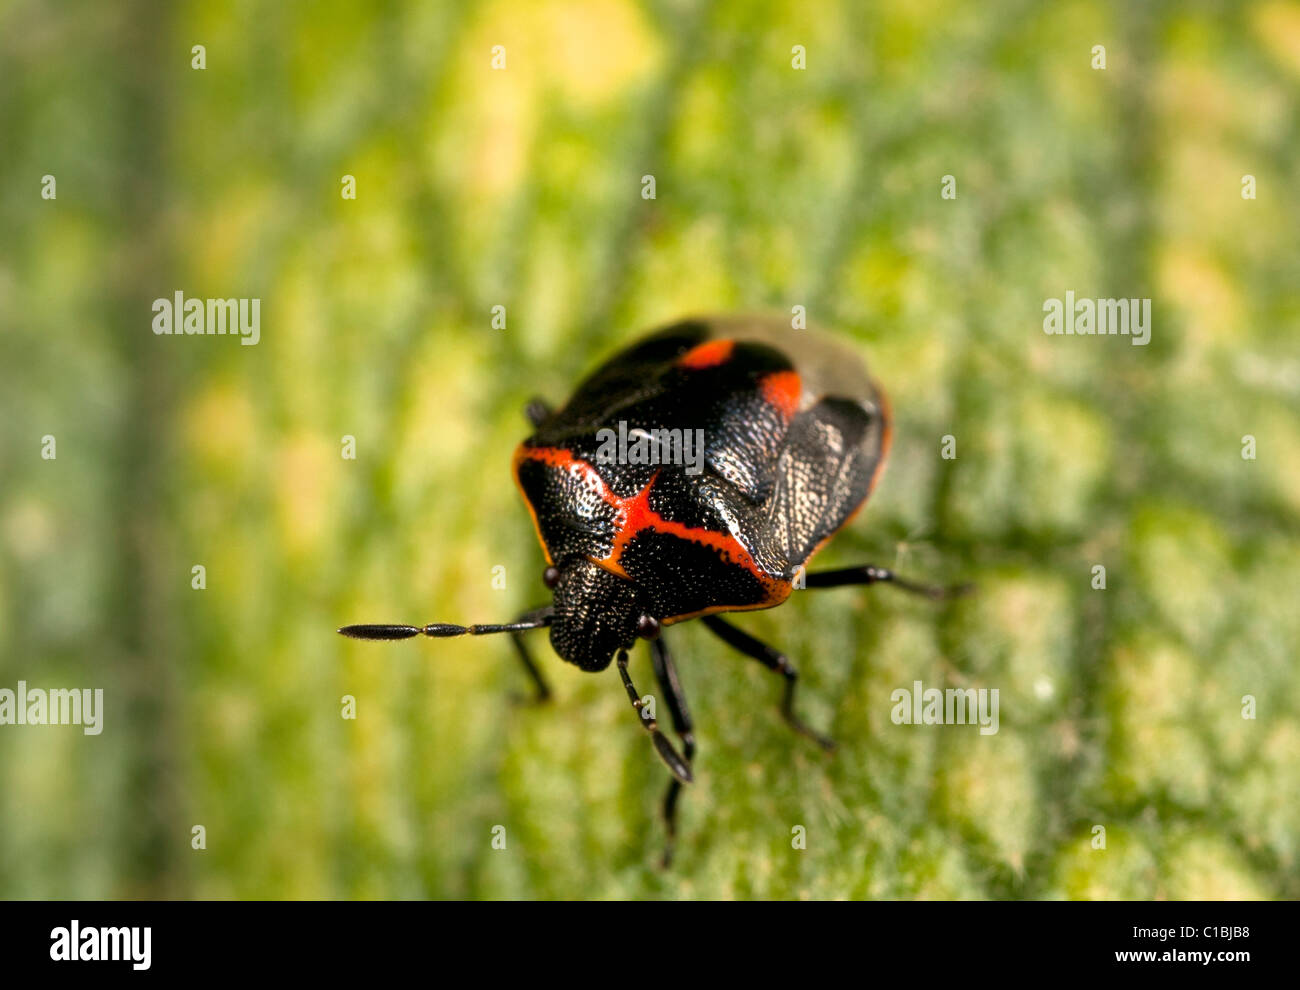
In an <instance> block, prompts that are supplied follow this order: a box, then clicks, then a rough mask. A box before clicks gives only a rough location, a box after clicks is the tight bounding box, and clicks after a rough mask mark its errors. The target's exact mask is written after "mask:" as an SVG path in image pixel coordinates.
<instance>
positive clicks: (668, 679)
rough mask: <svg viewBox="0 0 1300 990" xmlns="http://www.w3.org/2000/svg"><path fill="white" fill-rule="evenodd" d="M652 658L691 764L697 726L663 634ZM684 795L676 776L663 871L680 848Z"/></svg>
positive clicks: (668, 798) (668, 796)
mask: <svg viewBox="0 0 1300 990" xmlns="http://www.w3.org/2000/svg"><path fill="white" fill-rule="evenodd" d="M650 659H651V661H652V662H653V663H654V668H655V679H656V680H658V682H659V689H660V690H661V691H662V692H663V695H664V703H665V704H666V705H667V706H668V712H669V714H670V715H671V716H672V720H673V729H674V730H675V731H676V732H677V735H678V736H679V737H680V738H681V740H682V754H683V756H685V758H686V762H687V764H688V765H689V764H690V763H691V761H693V760H694V759H695V733H694V731H693V729H694V725H693V724H692V723H691V713H690V710H689V709H688V708H687V707H686V695H685V693H684V692H683V691H682V683H681V681H680V680H678V678H677V666H676V665H675V664H674V663H673V657H672V654H671V653H669V652H668V646H667V644H665V643H664V637H663V635H662V634H660V636H659V637H658V638H657V639H652V640H650ZM681 792H682V782H681V781H680V780H678V779H677V778H676V777H674V778H673V779H672V780H670V781H669V782H668V790H667V791H666V792H665V793H664V804H663V815H664V827H665V828H666V829H667V832H668V838H667V841H666V842H665V844H664V858H663V866H664V869H667V868H668V867H670V866H671V865H672V863H673V850H674V848H675V847H676V845H677V798H678V797H679V796H680V795H681Z"/></svg>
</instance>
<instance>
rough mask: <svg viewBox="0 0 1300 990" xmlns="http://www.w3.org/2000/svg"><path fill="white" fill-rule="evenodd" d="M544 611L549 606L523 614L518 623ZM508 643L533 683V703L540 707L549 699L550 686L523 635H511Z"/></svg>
mask: <svg viewBox="0 0 1300 990" xmlns="http://www.w3.org/2000/svg"><path fill="white" fill-rule="evenodd" d="M546 611H549V606H548V607H547V608H544V609H536V610H535V611H532V612H525V613H524V614H523V615H522V616H520V617H519V621H520V622H529V621H532V620H533V619H534V618H535V617H536V616H538V615H539V614H541V613H542V612H546ZM510 642H511V643H513V644H514V647H515V653H516V654H517V655H518V657H519V662H520V663H522V664H523V665H524V670H525V671H527V672H528V677H529V679H531V680H532V682H533V703H534V704H538V705H540V704H542V703H543V702H545V701H549V700H550V697H551V689H550V686H549V685H547V683H546V678H545V677H543V676H542V672H541V670H540V669H539V668H538V666H537V663H536V662H535V661H534V660H533V655H532V653H531V652H529V649H528V644H527V643H525V642H524V636H523V633H518V632H516V633H511V635H510Z"/></svg>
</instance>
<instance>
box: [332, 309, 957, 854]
mask: <svg viewBox="0 0 1300 990" xmlns="http://www.w3.org/2000/svg"><path fill="white" fill-rule="evenodd" d="M526 415H527V416H528V419H529V420H530V422H531V423H532V425H533V429H534V433H533V435H532V436H531V437H529V438H528V439H527V440H525V441H524V442H523V443H522V444H520V446H519V448H518V449H517V450H516V451H515V454H514V475H515V480H516V482H517V483H518V485H519V489H520V491H521V493H522V494H523V497H524V501H525V502H526V503H527V505H528V508H529V511H530V512H531V513H532V516H533V522H534V523H535V525H536V529H537V535H538V538H539V539H540V541H541V544H542V550H543V552H544V553H545V555H546V569H545V571H544V572H543V574H542V580H543V582H544V583H545V584H546V587H547V588H549V589H550V591H551V593H552V603H551V604H550V605H547V606H544V607H542V608H537V609H534V610H532V611H530V612H528V613H526V614H525V615H523V616H521V617H520V618H519V619H518V620H516V621H515V622H511V623H506V624H503V625H475V626H459V625H452V624H449V623H433V624H431V625H426V626H408V625H354V626H344V627H343V628H342V629H340V630H339V632H341V633H342V634H343V635H345V636H352V637H354V638H357V639H408V638H410V637H413V636H419V635H425V636H433V637H447V636H463V635H471V636H480V635H484V634H487V633H512V634H514V635H513V639H514V643H515V647H516V650H517V652H518V654H519V657H520V659H521V660H522V661H523V664H524V667H525V669H526V670H527V672H528V675H529V676H530V677H531V678H532V681H533V683H534V685H535V686H536V690H537V694H538V697H539V698H546V697H547V696H548V695H549V690H548V689H547V686H546V681H545V680H544V679H543V677H542V675H541V672H540V671H539V670H538V668H537V666H536V664H534V662H533V660H532V657H531V655H530V654H529V652H528V649H527V647H526V646H525V644H524V641H523V637H522V636H521V635H520V634H521V633H524V632H527V631H528V630H532V629H541V628H549V629H550V638H551V646H552V647H554V649H555V652H556V653H558V654H559V655H560V656H561V657H563V658H564V659H565V660H567V661H569V662H570V663H572V664H575V665H577V666H578V667H580V668H582V669H583V670H586V671H592V672H596V671H602V670H605V669H606V668H607V667H609V665H610V663H611V662H613V661H614V660H615V659H617V667H618V673H619V677H620V678H621V679H622V682H623V687H624V689H625V690H626V691H627V696H628V699H629V700H630V701H631V702H632V707H633V708H634V709H636V710H637V711H638V712H639V713H640V714H641V716H642V718H641V724H642V726H643V728H644V729H645V730H646V731H647V732H648V733H649V734H650V738H651V741H652V742H653V744H654V748H655V750H656V752H658V754H659V756H660V758H661V759H662V760H663V761H664V763H665V764H667V766H668V769H669V770H670V771H671V772H672V775H673V779H672V780H671V781H669V784H668V791H667V793H666V794H665V796H664V801H663V815H664V820H665V824H666V827H667V833H668V846H667V849H666V851H665V854H664V859H665V863H666V862H668V861H669V860H670V859H671V855H672V844H673V840H674V837H675V833H676V809H677V798H678V794H679V792H680V789H681V786H682V784H683V783H690V782H691V779H692V777H691V761H692V760H693V758H694V756H695V737H694V734H693V728H692V723H691V717H690V714H689V712H688V711H687V707H686V700H685V698H684V697H683V694H682V688H681V682H680V680H679V678H678V676H677V669H676V666H675V665H674V663H673V659H672V656H671V654H670V653H669V652H668V647H667V645H666V644H665V642H664V635H663V629H664V627H665V626H671V625H674V624H676V623H678V622H684V621H686V620H688V619H697V618H698V619H700V620H701V621H702V622H703V623H704V624H705V626H707V627H708V629H709V630H710V631H712V632H713V633H714V634H716V635H717V636H718V637H719V638H720V639H721V640H722V641H723V642H724V643H726V644H727V645H728V646H730V647H732V648H733V649H735V650H738V651H739V652H741V653H743V654H745V655H746V656H749V657H752V658H753V659H755V660H757V661H758V662H759V663H761V664H763V665H764V666H765V667H767V668H768V669H769V670H772V671H773V672H775V673H777V674H780V675H781V676H782V677H783V678H784V679H785V690H784V694H783V696H782V700H781V714H782V715H783V716H784V718H785V720H786V721H787V722H788V723H789V724H790V725H791V726H792V727H793V728H794V729H795V730H797V731H798V732H800V733H802V734H803V735H805V736H808V737H809V738H810V739H812V740H814V741H815V742H817V743H818V744H820V745H821V746H823V747H824V748H826V749H831V748H832V747H833V745H834V744H833V743H832V742H831V740H830V739H828V738H827V737H825V736H823V735H821V734H819V733H817V732H815V731H813V730H812V729H811V728H809V727H808V726H807V725H805V724H804V723H803V722H802V721H801V720H800V719H799V717H798V715H797V714H796V712H795V707H794V702H795V687H796V684H797V683H798V676H799V674H798V671H797V670H796V669H795V667H794V664H792V663H791V662H790V660H789V659H788V658H787V657H786V656H785V655H784V654H782V653H781V652H779V651H777V650H775V649H773V648H772V647H770V646H768V645H766V644H765V643H762V642H760V641H759V640H757V639H755V638H754V637H753V636H750V635H749V634H748V633H746V632H743V631H742V630H740V629H739V628H737V627H736V626H734V625H732V624H731V623H729V622H727V621H725V620H723V619H722V618H721V617H720V613H723V612H740V611H748V610H753V609H763V608H772V607H773V606H775V605H780V604H781V603H782V602H783V601H785V600H786V598H788V597H789V596H790V593H791V590H792V589H793V588H794V587H796V586H802V587H807V588H834V587H841V586H844V585H863V584H874V583H876V582H890V583H892V584H894V585H897V586H898V587H900V588H904V589H906V590H908V591H913V592H918V593H920V594H924V595H927V596H929V597H932V598H939V597H942V596H943V595H945V594H946V593H947V592H946V591H945V590H943V589H939V588H930V587H925V586H922V585H918V584H914V583H912V582H909V581H905V580H903V579H901V578H899V577H897V576H896V575H894V574H893V572H891V571H889V570H887V569H885V568H882V567H875V566H873V565H870V564H866V565H862V566H858V567H849V568H844V569H841V570H833V571H822V572H814V573H805V571H804V566H805V564H806V563H807V562H808V560H809V559H810V558H811V557H812V556H813V554H815V553H816V552H817V550H818V549H820V548H821V546H822V545H823V544H824V543H825V542H826V541H827V540H828V539H829V538H830V537H831V536H832V535H833V534H834V533H835V532H836V531H837V530H838V529H839V528H840V527H841V526H843V525H844V524H845V523H846V522H848V521H849V519H851V518H852V517H853V515H854V514H855V513H856V512H857V511H858V509H860V508H861V507H862V505H863V503H865V502H866V500H867V496H868V495H870V494H871V490H872V488H873V486H874V485H875V483H876V480H877V478H878V477H879V476H880V471H881V468H882V467H883V466H884V463H885V455H886V454H887V453H888V451H889V443H890V414H889V406H888V404H887V403H886V401H885V397H884V393H883V392H881V391H880V389H879V388H878V387H877V386H876V385H875V383H874V382H873V381H872V380H871V378H870V377H869V376H868V374H867V371H866V368H865V367H864V365H863V364H862V362H861V361H860V360H859V358H858V357H857V355H856V354H855V353H854V352H853V351H851V350H849V349H848V348H847V347H845V346H844V345H842V344H839V343H837V342H835V341H834V340H831V339H828V338H825V337H822V336H819V335H818V334H817V333H816V332H815V331H811V330H798V331H795V330H792V329H790V327H789V324H788V323H786V322H784V321H781V320H773V319H767V318H761V317H718V318H708V319H692V320H686V321H683V322H680V323H676V324H674V325H672V326H670V327H667V328H666V329H663V330H660V331H659V332H657V333H654V334H652V335H650V336H648V337H646V338H644V339H643V340H641V341H639V342H637V343H635V344H633V345H632V346H631V347H629V348H628V349H627V350H625V351H623V352H622V353H620V354H617V355H616V356H615V357H613V358H612V359H611V360H609V361H607V362H606V363H605V364H604V365H602V366H601V367H599V368H598V369H597V370H596V371H595V372H594V373H593V374H592V375H591V376H590V377H589V378H587V379H586V380H585V381H584V382H583V383H582V384H581V385H579V386H578V389H577V391H576V392H574V394H573V395H572V397H571V398H570V399H569V401H568V403H567V404H566V405H565V406H564V407H563V408H561V409H558V410H551V409H550V408H549V407H547V406H546V405H545V403H542V402H540V401H538V400H534V401H533V402H532V403H530V404H529V405H528V408H527V410H526ZM629 444H630V446H629ZM638 638H641V639H646V640H649V642H650V656H651V659H652V661H653V667H654V673H655V677H656V679H657V680H658V682H659V686H660V689H661V691H662V692H663V699H664V702H665V703H666V706H667V710H668V712H669V714H670V716H671V718H672V724H673V729H674V730H675V731H676V733H677V735H678V737H679V738H680V740H681V751H680V752H679V751H678V749H677V748H676V747H675V746H674V745H673V744H672V743H671V742H670V741H669V740H668V738H667V736H666V735H665V734H664V732H663V731H661V729H660V727H659V725H658V723H657V722H656V720H655V719H654V718H653V717H650V713H649V712H647V711H643V710H642V701H641V696H640V694H639V693H638V692H637V689H636V688H635V687H634V686H633V683H632V679H631V676H630V675H629V673H628V650H629V649H630V648H631V647H632V646H633V644H634V643H635V642H636V640H637V639H638Z"/></svg>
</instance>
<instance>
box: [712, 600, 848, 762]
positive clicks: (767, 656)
mask: <svg viewBox="0 0 1300 990" xmlns="http://www.w3.org/2000/svg"><path fill="white" fill-rule="evenodd" d="M809 577H811V575H809ZM700 621H701V622H703V623H704V624H705V625H706V626H707V627H708V628H709V630H710V631H711V632H712V633H713V634H714V635H715V636H717V637H718V638H719V639H720V640H722V641H723V642H724V643H726V644H727V645H728V646H730V647H731V648H732V649H734V650H737V651H739V652H740V653H743V654H745V656H747V657H752V658H753V659H755V660H757V661H758V662H759V663H761V664H762V665H763V666H764V667H766V668H767V669H768V670H774V671H776V672H777V673H778V674H780V675H781V676H782V677H784V678H785V693H784V694H783V695H782V697H781V715H782V717H783V718H784V719H785V720H786V722H787V723H789V725H790V727H791V728H792V729H794V730H795V731H796V732H798V733H800V734H801V735H805V736H807V737H808V738H809V739H811V740H813V741H814V742H816V743H817V744H818V745H819V746H821V747H822V749H825V750H832V749H834V748H835V740H833V739H831V738H830V737H829V736H823V735H822V734H821V733H819V732H817V731H815V730H813V729H812V728H810V727H809V726H808V725H807V724H806V723H805V722H804V721H803V720H802V719H801V718H799V716H798V715H796V714H795V710H794V696H795V689H796V688H797V687H798V684H799V671H798V670H797V669H796V668H795V665H794V664H793V663H791V662H790V658H789V657H787V656H786V655H785V654H784V653H782V652H781V651H780V650H775V649H773V648H772V647H770V646H768V645H767V644H766V643H764V642H763V641H762V640H759V639H755V638H754V637H753V636H751V635H749V633H747V632H742V631H741V630H740V629H737V628H736V627H735V626H733V625H732V624H731V623H730V622H725V621H723V620H722V619H720V618H718V617H717V616H716V615H706V616H705V617H704V618H703V619H701V620H700Z"/></svg>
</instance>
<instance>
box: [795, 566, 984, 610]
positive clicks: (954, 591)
mask: <svg viewBox="0 0 1300 990" xmlns="http://www.w3.org/2000/svg"><path fill="white" fill-rule="evenodd" d="M864 584H892V585H893V586H894V587H896V588H900V589H902V590H903V591H907V592H911V593H912V594H914V595H924V596H925V597H926V598H929V599H930V600H931V601H936V602H937V601H943V600H944V599H947V598H959V597H961V596H962V595H966V594H969V593H970V592H971V591H973V590H974V585H971V584H958V585H952V586H950V587H946V588H945V587H941V586H939V585H933V584H921V583H919V582H917V581H910V580H908V579H907V578H902V577H899V576H898V575H897V574H895V573H894V572H893V571H891V570H890V569H889V568H888V567H877V566H876V565H875V564H861V565H859V566H857V567H843V568H840V569H839V570H834V571H816V572H814V573H812V574H806V575H804V586H805V587H808V588H844V587H848V586H850V585H864Z"/></svg>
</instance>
